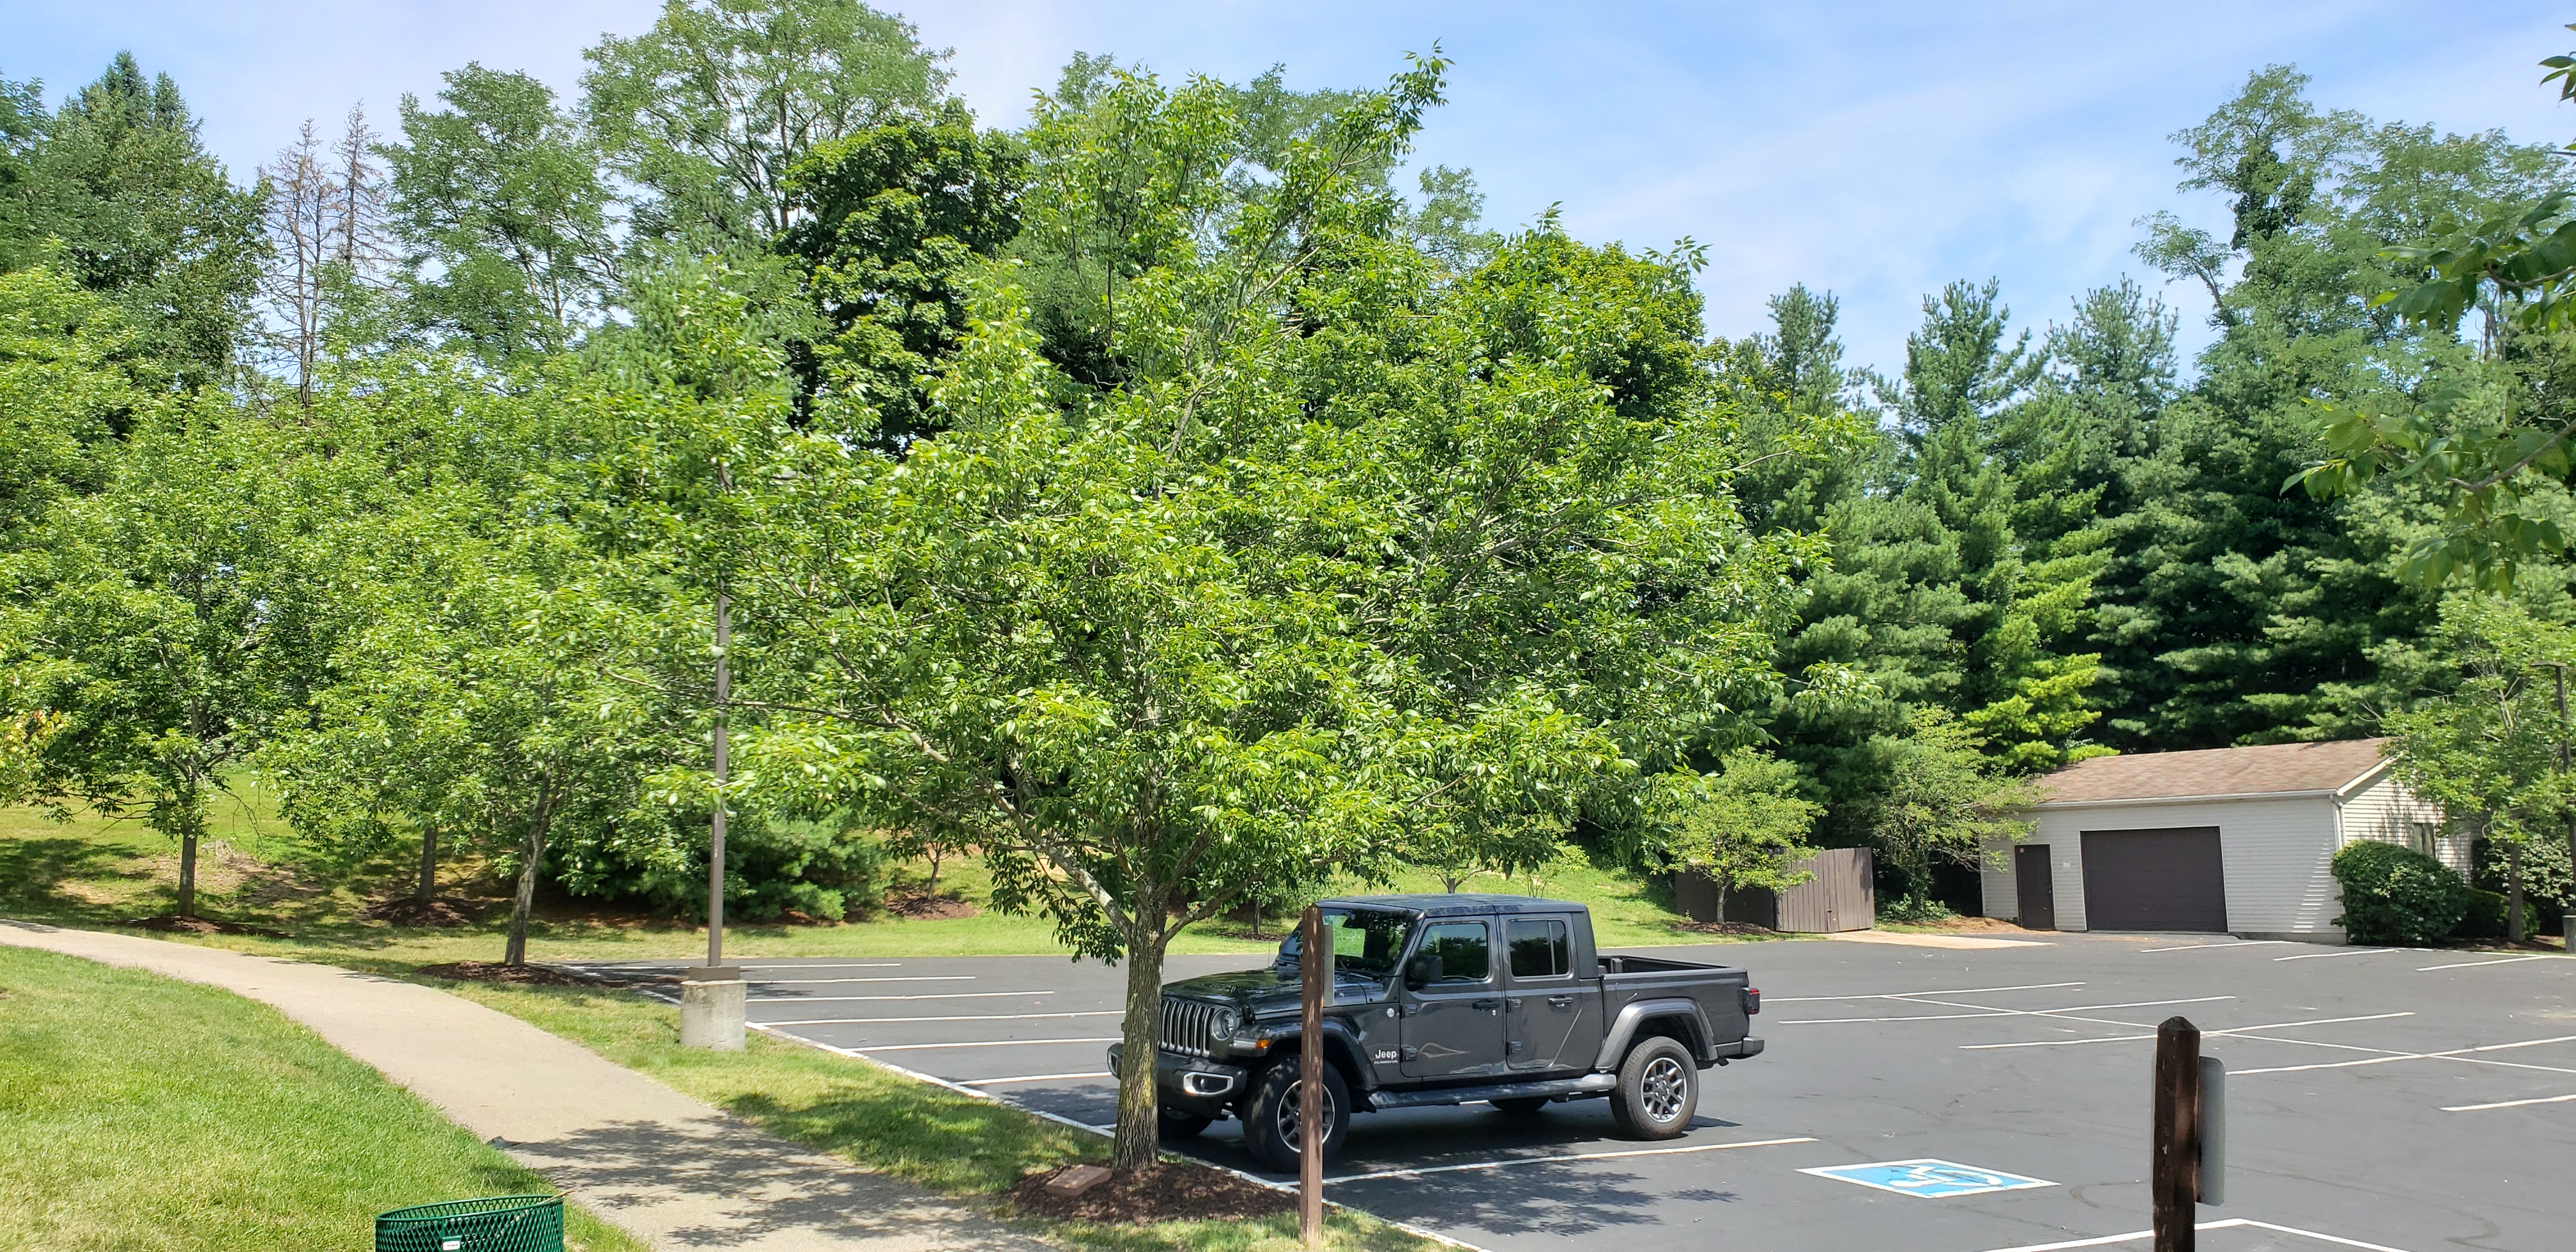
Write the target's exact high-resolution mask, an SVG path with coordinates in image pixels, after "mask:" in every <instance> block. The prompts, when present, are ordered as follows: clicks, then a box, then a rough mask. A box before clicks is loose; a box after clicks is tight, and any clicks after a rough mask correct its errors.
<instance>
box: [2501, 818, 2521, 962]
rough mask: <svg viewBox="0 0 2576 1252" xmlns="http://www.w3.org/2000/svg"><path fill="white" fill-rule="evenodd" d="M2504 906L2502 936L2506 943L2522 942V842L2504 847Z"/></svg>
mask: <svg viewBox="0 0 2576 1252" xmlns="http://www.w3.org/2000/svg"><path fill="white" fill-rule="evenodd" d="M2504 864H2505V891H2506V893H2507V894H2506V897H2505V907H2504V937H2505V941H2506V942H2508V943H2520V942H2522V844H2520V843H2519V842H2516V843H2509V844H2506V845H2505V849H2504Z"/></svg>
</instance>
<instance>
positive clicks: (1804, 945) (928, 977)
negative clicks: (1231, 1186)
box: [627, 935, 2576, 1252]
mask: <svg viewBox="0 0 2576 1252" xmlns="http://www.w3.org/2000/svg"><path fill="white" fill-rule="evenodd" d="M1657 954H1658V955H1667V956H1674V957H1678V958H1680V959H1684V960H1715V961H1723V962H1728V963H1741V964H1744V965H1746V966H1748V967H1750V968H1751V970H1752V971H1753V977H1754V984H1755V985H1756V986H1758V987H1761V988H1762V989H1763V992H1764V999H1763V1013H1762V1015H1761V1016H1760V1017H1759V1018H1757V1019H1755V1031H1756V1033H1758V1034H1760V1035H1763V1036H1764V1037H1765V1038H1767V1039H1768V1040H1769V1044H1770V1047H1769V1051H1768V1052H1766V1053H1765V1054H1764V1055H1763V1056H1761V1057H1759V1058H1756V1059H1754V1060H1752V1061H1748V1062H1740V1063H1738V1064H1735V1065H1732V1066H1729V1067H1727V1068H1725V1069H1715V1070H1710V1071H1707V1073H1706V1075H1705V1078H1706V1082H1707V1085H1706V1093H1705V1094H1704V1096H1703V1097H1702V1099H1701V1102H1700V1112H1701V1117H1700V1120H1699V1121H1698V1123H1697V1124H1695V1126H1694V1127H1693V1128H1692V1130H1691V1131H1690V1132H1689V1133H1688V1134H1687V1135H1685V1136H1684V1137H1683V1138H1681V1139H1679V1140H1676V1141H1672V1142H1668V1143H1658V1144H1641V1143H1637V1142H1633V1141H1628V1140H1623V1139H1620V1138H1618V1137H1617V1136H1616V1134H1615V1133H1614V1132H1613V1130H1612V1129H1611V1125H1610V1116H1609V1108H1608V1105H1607V1103H1606V1102H1605V1101H1599V1100H1594V1101H1584V1102H1578V1103H1572V1104H1560V1105H1552V1106H1550V1107H1549V1108H1548V1110H1547V1111H1545V1112H1543V1113H1541V1114H1539V1115H1537V1116H1535V1117H1530V1118H1513V1117H1508V1116H1505V1115H1503V1114H1501V1113H1499V1112H1497V1111H1495V1110H1493V1109H1491V1108H1488V1107H1486V1106H1483V1105H1469V1106H1465V1107H1461V1108H1446V1109H1414V1110H1403V1111H1398V1112H1391V1113H1376V1114H1364V1115H1362V1116H1361V1117H1360V1118H1359V1119H1358V1120H1357V1121H1356V1122H1355V1123H1354V1127H1353V1130H1352V1134H1351V1139H1350V1146H1349V1150H1348V1151H1347V1152H1346V1153H1345V1155H1344V1156H1343V1157H1342V1158H1341V1159H1339V1160H1337V1161H1335V1162H1334V1167H1333V1171H1332V1177H1333V1178H1334V1179H1335V1180H1336V1181H1334V1182H1333V1183H1332V1185H1331V1192H1332V1194H1333V1196H1334V1198H1336V1199H1338V1200H1341V1201H1344V1202H1347V1203H1350V1204H1354V1205H1358V1206H1360V1207H1362V1208H1366V1209H1368V1210H1370V1211H1373V1212H1376V1213H1380V1214H1383V1215H1385V1216H1388V1217H1393V1218H1397V1219H1400V1220H1403V1221H1407V1222H1410V1223H1413V1224H1416V1225H1419V1226H1423V1227H1427V1228H1429V1229H1433V1230H1437V1231H1440V1232H1442V1233H1444V1234H1447V1235H1451V1236H1453V1237H1455V1238H1458V1239H1460V1240H1463V1241H1465V1242H1468V1243H1472V1244H1476V1245H1480V1246H1482V1247H1486V1248H1492V1249H1498V1250H1499V1249H1519V1248H1533V1249H1535V1248H1540V1247H1556V1246H1562V1245H1563V1243H1564V1242H1565V1241H1567V1240H1569V1239H1573V1240H1576V1241H1579V1242H1580V1243H1582V1244H1585V1245H1589V1246H1606V1245H1612V1244H1615V1245H1616V1246H1617V1247H1619V1248H1620V1249H1622V1252H1664V1250H1666V1249H1671V1250H1674V1252H1680V1250H1682V1249H1689V1250H1690V1252H1704V1250H1705V1249H1707V1248H1709V1247H1710V1246H1712V1245H1714V1244H1717V1243H1719V1242H1721V1241H1722V1242H1723V1243H1725V1244H1727V1245H1730V1246H1740V1247H1749V1248H1762V1249H1766V1250H1771V1252H1790V1250H1797V1249H1815V1250H1817V1252H1827V1250H1833V1252H1840V1250H1844V1249H1860V1248H1923V1249H1936V1250H1939V1252H1994V1250H1997V1249H2008V1248H2010V1249H2054V1248H2071V1247H2079V1246H2084V1247H2093V1246H2099V1247H2144V1246H2145V1240H2144V1239H2143V1238H2137V1239H2134V1240H2127V1241H2123V1240H2121V1239H2119V1238H2118V1237H2119V1236H2126V1235H2132V1234H2134V1233H2135V1232H2138V1231H2141V1230H2142V1229H2143V1228H2144V1227H2145V1225H2146V1214H2147V1188H2146V1181H2145V1180H2146V1174H2147V1111H2148V1103H2149V1074H2150V1071H2151V1068H2152V1058H2153V1047H2154V1045H2153V1041H2152V1038H2151V1034H2152V1031H2153V1029H2154V1026H2155V1023H2157V1022H2158V1021H2160V1020H2162V1019H2163V1018H2165V1017H2168V1016H2171V1015H2173V1014H2176V1013H2179V1014H2182V1015H2184V1016H2187V1017H2189V1018H2191V1019H2192V1020H2193V1021H2194V1022H2196V1023H2198V1024H2199V1025H2200V1026H2201V1028H2202V1029H2203V1030H2204V1031H2206V1032H2208V1038H2207V1040H2206V1042H2205V1044H2204V1047H2205V1049H2206V1051H2207V1052H2208V1053H2209V1054H2211V1055H2215V1056H2219V1057H2221V1058H2223V1059H2224V1060H2225V1061H2226V1063H2227V1065H2228V1068H2229V1070H2230V1071H2231V1073H2232V1075H2233V1077H2232V1078H2231V1080H2230V1085H2229V1101H2230V1119H2231V1121H2230V1144H2229V1161H2230V1167H2231V1169H2230V1177H2229V1182H2228V1189H2229V1195H2228V1203H2227V1204H2226V1205H2225V1206H2224V1207H2221V1208H2204V1209H2203V1210H2202V1216H2203V1218H2204V1220H2205V1221H2212V1222H2226V1223H2230V1224H2228V1225H2224V1226H2220V1227H2217V1228H2214V1229H2211V1230H2209V1231H2208V1232H2206V1233H2205V1234H2203V1236H2202V1244H2203V1246H2204V1247H2206V1248H2209V1249H2212V1252H2248V1250H2252V1249H2266V1248H2279V1249H2308V1250H2313V1252H2324V1250H2326V1249H2331V1248H2336V1247H2345V1248H2351V1247H2361V1248H2365V1249H2367V1248H2382V1249H2397V1250H2399V1252H2431V1250H2432V1249H2435V1248H2439V1247H2444V1246H2446V1245H2452V1244H2456V1245H2459V1246H2463V1247H2475V1248H2496V1249H2518V1250H2525V1252H2540V1250H2542V1249H2553V1250H2554V1249H2561V1248H2565V1247H2566V1246H2568V1238H2569V1232H2570V1230H2571V1228H2576V962H2571V961H2569V960H2567V959H2565V958H2561V957H2548V958H2540V959H2512V958H2498V957H2494V956H2481V955H2473V954H2462V953H2442V952H2424V951H2411V950H2379V949H2363V948H2331V947H2314V946H2306V945H2299V944H2285V943H2247V942H2240V941H2236V940H2232V939H2228V938H2226V937H2224V936H2216V937H2196V936H2184V935H2163V936H2126V937H2122V936H2100V935H2061V936H2055V937H2054V938H2053V941H2052V942H2048V943H2045V944H2042V943H2026V944H2021V945H2017V946H2013V947H2008V948H1987V949H1977V950H1948V949H1933V948H1919V947H1909V946H1895V945H1885V944H1864V943H1853V942H1841V941H1806V942H1794V943H1772V944H1760V945H1730V946H1710V947H1694V948H1679V949H1665V950H1660V951H1659V952H1658V953H1657ZM1261 963H1262V958H1259V957H1241V956H1236V957H1176V958H1174V959H1173V960H1172V962H1171V968H1170V970H1169V974H1168V976H1169V977H1171V978H1175V979H1177V978H1183V977H1188V976H1191V975H1195V974H1200V973H1206V972H1210V971H1213V970H1219V969H1239V968H1248V967H1252V966H1256V965H1259V964H1261ZM627 968H638V966H632V965H630V966H627ZM752 976H753V977H754V979H755V980H756V982H755V986H754V987H753V1004H752V1010H751V1012H752V1020H753V1021H754V1022H755V1023H757V1024H759V1026H760V1027H762V1028H764V1029H767V1030H768V1031H770V1032H772V1033H775V1034H778V1035H782V1036H789V1037H793V1038H797V1039H801V1040H804V1041H807V1042H810V1043H814V1044H818V1045H821V1046H824V1047H827V1048H832V1049H836V1050H839V1051H843V1052H845V1053H851V1054H860V1055H865V1056H868V1057H870V1058H873V1059H876V1060H879V1061H882V1062H885V1063H887V1064H892V1065H897V1066H901V1067H903V1068H905V1069H909V1070H913V1071H917V1072H920V1073H924V1074H929V1075H935V1076H937V1077H939V1078H942V1079H945V1080H947V1081H950V1082H954V1083H959V1084H962V1085H965V1086H970V1087H974V1088H976V1089H978V1090H982V1091H986V1092H989V1093H992V1094H994V1095H997V1096H1001V1097H1003V1098H1006V1099H1009V1100H1012V1101H1015V1102H1018V1103H1020V1104H1023V1105H1025V1106H1027V1107H1030V1108H1033V1109H1038V1110H1042V1111H1045V1112H1048V1113H1052V1114H1055V1115H1058V1116H1061V1117H1065V1118H1068V1119H1070V1120H1073V1121H1077V1122H1081V1123H1084V1124H1086V1125H1094V1126H1102V1125H1106V1124H1107V1123H1108V1122H1109V1121H1110V1120H1111V1119H1112V1118H1113V1117H1114V1115H1115V1107H1116V1106H1115V1099H1114V1084H1113V1082H1112V1080H1111V1078H1110V1077H1109V1076H1108V1074H1107V1073H1106V1072H1105V1071H1106V1069H1107V1062H1106V1058H1105V1057H1104V1055H1103V1052H1104V1050H1105V1049H1106V1047H1107V1046H1108V1044H1109V1042H1111V1041H1112V1040H1113V1039H1114V1038H1115V1036H1116V1035H1117V1033H1118V1025H1117V1023H1118V1004H1119V996H1120V984H1119V975H1118V973H1117V971H1115V970H1114V969H1111V968H1108V967H1105V966H1103V965H1101V964H1099V963H1096V962H1082V963H1074V962H1069V961H1067V960H1065V959H1063V958H1059V957H984V958H939V959H905V960H884V961H857V960H812V961H774V962H754V963H752ZM1175 1146H1180V1147H1182V1148H1184V1149H1185V1150H1188V1151H1191V1152H1194V1153H1196V1154H1198V1155H1201V1156H1203V1157H1205V1158H1207V1159H1209V1160H1211V1161H1215V1162H1219V1163H1222V1164H1225V1165H1229V1166H1234V1167H1236V1168H1242V1169H1253V1168H1255V1167H1254V1166H1253V1164H1252V1162H1251V1159H1250V1157H1249V1156H1247V1155H1246V1154H1245V1153H1244V1152H1243V1149H1242V1146H1241V1139H1240V1136H1239V1134H1237V1133H1236V1130H1235V1127H1234V1125H1233V1124H1232V1123H1219V1124H1218V1125H1217V1126H1215V1127H1212V1128H1211V1129H1210V1130H1209V1131H1208V1132H1207V1133H1206V1134H1205V1135H1204V1136H1202V1137H1201V1138H1199V1139H1198V1140H1195V1141H1192V1142H1189V1143H1186V1144H1181V1145H1175ZM1922 1161H1932V1162H1944V1163H1954V1164H1956V1165H1959V1166H1964V1167H1967V1170H1966V1172H1956V1171H1951V1170H1949V1169H1947V1168H1946V1166H1944V1165H1941V1164H1933V1165H1917V1164H1898V1165H1892V1166H1890V1167H1889V1168H1887V1169H1884V1170H1879V1171H1874V1172H1864V1177H1865V1179H1866V1180H1867V1181H1866V1182H1862V1181H1847V1180H1845V1179H1844V1178H1842V1177H1836V1176H1831V1175H1827V1174H1821V1173H1816V1172H1811V1171H1817V1170H1829V1169H1834V1168H1836V1167H1844V1166H1853V1165H1870V1164H1880V1163H1889V1162H1899V1163H1911V1162H1922ZM1989 1174H1990V1175H1993V1177H1991V1178H1988V1177H1984V1176H1983V1175H1989ZM1867 1182H1876V1183H1878V1184H1879V1185H1877V1186H1871V1185H1867ZM1980 1183H1991V1184H1993V1185H1994V1186H1995V1187H1997V1188H2002V1187H2007V1186H2009V1187H2010V1188H2011V1189H1991V1190H1983V1191H1976V1192H1974V1193H1968V1194H1952V1195H1946V1196H1942V1197H1939V1198H1930V1197H1928V1195H1927V1192H1939V1191H1951V1190H1960V1189H1970V1188H1974V1187H1975V1186H1977V1185H1978V1184H1980ZM2025 1184H2036V1185H2025ZM1891 1188H1892V1189H1891Z"/></svg>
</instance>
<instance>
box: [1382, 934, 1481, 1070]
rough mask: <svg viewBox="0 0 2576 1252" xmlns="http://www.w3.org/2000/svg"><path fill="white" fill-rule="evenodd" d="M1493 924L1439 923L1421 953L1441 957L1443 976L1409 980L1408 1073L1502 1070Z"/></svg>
mask: <svg viewBox="0 0 2576 1252" xmlns="http://www.w3.org/2000/svg"><path fill="white" fill-rule="evenodd" d="M1493 949H1494V942H1493V928H1492V923H1490V922H1485V921H1472V922H1434V923H1432V924H1431V925H1430V926H1428V927H1426V928H1424V930H1423V933H1422V946H1421V947H1420V948H1417V949H1415V951H1416V952H1417V954H1419V955H1425V956H1436V957H1438V958H1439V960H1440V977H1439V978H1438V979H1436V980H1434V981H1431V982H1429V983H1426V984H1425V985H1423V986H1420V987H1415V986H1413V985H1411V984H1412V983H1413V981H1414V980H1413V979H1412V978H1409V977H1408V978H1406V979H1405V980H1404V983H1405V987H1404V991H1403V996H1404V1001H1403V1009H1402V1010H1401V1011H1402V1013H1403V1015H1404V1032H1403V1033H1404V1045H1403V1046H1404V1052H1403V1057H1404V1074H1405V1077H1407V1078H1472V1077H1476V1076H1478V1075H1484V1074H1499V1073H1501V1072H1503V995H1502V989H1501V988H1500V987H1499V986H1497V985H1496V981H1495V975H1494V954H1493Z"/></svg>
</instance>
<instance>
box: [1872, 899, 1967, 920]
mask: <svg viewBox="0 0 2576 1252" xmlns="http://www.w3.org/2000/svg"><path fill="white" fill-rule="evenodd" d="M1958 915H1959V911H1958V910H1957V909H1954V908H1951V907H1950V906H1949V905H1947V904H1943V903H1942V902H1941V901H1939V900H1937V899H1934V898H1933V897H1931V896H1928V895H1924V894H1922V893H1920V892H1914V893H1909V894H1906V895H1903V896H1899V897H1897V898H1896V899H1894V900H1891V901H1889V902H1887V903H1885V904H1882V905H1880V906H1878V920H1880V921H1883V922H1908V923H1921V922H1946V921H1948V920H1950V919H1951V918H1954V917H1957V916H1958Z"/></svg>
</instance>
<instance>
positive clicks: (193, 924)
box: [117, 913, 293, 939]
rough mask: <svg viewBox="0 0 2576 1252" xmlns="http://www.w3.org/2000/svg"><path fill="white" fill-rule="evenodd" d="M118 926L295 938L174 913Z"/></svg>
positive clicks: (183, 933) (218, 920)
mask: <svg viewBox="0 0 2576 1252" xmlns="http://www.w3.org/2000/svg"><path fill="white" fill-rule="evenodd" d="M117 925H119V926H132V927H134V928H135V929H137V930H159V931H167V932H169V933H171V934H179V935H259V936H261V937H263V938H268V939H287V938H292V937H293V936H290V935H288V934H287V933H286V932H285V931H282V930H275V929H272V928H270V927H267V926H253V925H251V924H250V923H248V922H227V921H224V920H222V919H220V918H213V917H180V916H178V915H177V914H173V913H163V914H161V915H160V916H158V917H137V918H132V919H130V920H127V921H122V922H118V923H117Z"/></svg>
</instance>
